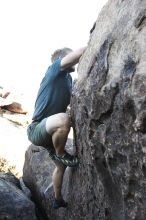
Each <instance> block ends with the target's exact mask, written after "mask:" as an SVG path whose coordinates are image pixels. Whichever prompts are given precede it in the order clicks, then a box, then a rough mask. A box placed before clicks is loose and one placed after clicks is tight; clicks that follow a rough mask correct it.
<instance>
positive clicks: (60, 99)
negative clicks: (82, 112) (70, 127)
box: [32, 59, 72, 121]
mask: <svg viewBox="0 0 146 220" xmlns="http://www.w3.org/2000/svg"><path fill="white" fill-rule="evenodd" d="M60 63H61V60H60V59H58V60H57V61H55V62H54V63H53V64H52V65H51V66H49V68H48V70H47V72H46V74H45V76H44V78H43V79H42V82H41V84H40V88H39V91H38V94H37V98H36V102H35V110H34V114H33V117H32V120H34V121H41V120H42V119H44V118H46V117H49V116H51V115H54V114H57V113H61V112H66V109H67V106H68V105H69V103H70V98H71V90H72V78H71V75H70V74H69V73H67V72H65V71H61V70H60V68H61V67H60Z"/></svg>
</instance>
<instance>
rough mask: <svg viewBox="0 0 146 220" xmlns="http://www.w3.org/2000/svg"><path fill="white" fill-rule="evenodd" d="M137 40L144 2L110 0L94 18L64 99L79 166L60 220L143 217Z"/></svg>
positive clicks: (144, 124)
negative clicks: (69, 99)
mask: <svg viewBox="0 0 146 220" xmlns="http://www.w3.org/2000/svg"><path fill="white" fill-rule="evenodd" d="M145 36H146V1H141V0H127V1H123V0H110V1H109V2H108V3H107V5H106V6H105V7H104V8H103V10H102V12H101V13H100V16H99V18H98V20H97V22H96V26H95V29H94V31H93V32H92V35H91V39H90V42H89V45H88V48H87V50H86V52H85V54H84V55H83V57H82V60H81V63H80V65H79V68H78V74H79V79H78V82H77V83H76V86H75V89H74V94H73V98H72V118H73V120H74V130H75V134H76V135H75V136H76V145H77V150H78V155H79V157H80V160H81V166H80V168H79V169H78V171H77V172H76V173H75V175H74V176H73V180H72V183H73V184H71V185H70V188H69V189H70V190H69V194H70V200H71V201H72V210H71V212H70V213H69V214H68V213H67V214H66V218H65V219H67V218H69V219H70V220H73V219H84V220H87V219H99V220H104V219H107V220H132V219H133V220H137V219H139V220H145V219H146V46H145V45H146V38H145ZM74 198H76V202H74ZM73 213H74V215H72V214H73ZM69 216H70V217H69Z"/></svg>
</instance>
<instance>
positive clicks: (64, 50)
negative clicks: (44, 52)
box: [51, 47, 72, 63]
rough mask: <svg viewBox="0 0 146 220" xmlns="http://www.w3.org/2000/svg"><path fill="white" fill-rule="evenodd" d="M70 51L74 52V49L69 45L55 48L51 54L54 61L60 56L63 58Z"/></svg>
mask: <svg viewBox="0 0 146 220" xmlns="http://www.w3.org/2000/svg"><path fill="white" fill-rule="evenodd" d="M70 52H72V49H70V48H68V47H64V48H61V49H57V50H55V51H54V53H53V54H52V56H51V61H52V63H53V62H54V61H55V60H57V59H59V58H60V59H62V58H63V57H65V56H66V55H67V54H68V53H70Z"/></svg>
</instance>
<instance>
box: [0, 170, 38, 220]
mask: <svg viewBox="0 0 146 220" xmlns="http://www.w3.org/2000/svg"><path fill="white" fill-rule="evenodd" d="M6 219H7V220H20V219H21V220H37V217H36V214H35V206H34V204H33V202H32V201H31V200H29V199H28V198H27V197H26V195H25V194H24V193H23V192H22V190H21V188H20V183H19V180H18V179H17V178H15V177H14V176H13V175H12V174H5V173H0V220H6Z"/></svg>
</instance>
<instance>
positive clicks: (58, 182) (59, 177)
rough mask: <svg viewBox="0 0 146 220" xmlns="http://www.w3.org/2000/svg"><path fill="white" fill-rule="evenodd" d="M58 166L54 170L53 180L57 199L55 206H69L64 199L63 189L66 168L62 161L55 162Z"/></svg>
mask: <svg viewBox="0 0 146 220" xmlns="http://www.w3.org/2000/svg"><path fill="white" fill-rule="evenodd" d="M55 165H56V168H55V170H54V172H53V176H52V180H53V188H54V193H55V200H54V203H53V208H55V209H57V208H60V207H67V203H66V202H65V201H64V200H63V197H62V193H61V189H62V183H63V176H64V172H65V169H66V166H64V165H63V164H61V163H58V162H55Z"/></svg>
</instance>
